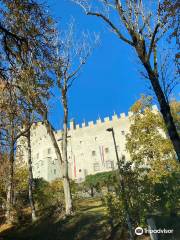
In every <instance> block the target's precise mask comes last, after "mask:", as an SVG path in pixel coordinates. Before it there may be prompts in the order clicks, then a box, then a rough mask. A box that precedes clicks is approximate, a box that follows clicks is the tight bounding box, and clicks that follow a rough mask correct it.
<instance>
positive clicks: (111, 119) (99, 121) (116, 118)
mask: <svg viewBox="0 0 180 240" xmlns="http://www.w3.org/2000/svg"><path fill="white" fill-rule="evenodd" d="M152 111H158V108H157V106H156V105H153V106H152ZM132 116H133V112H131V111H129V112H128V114H126V113H120V115H119V116H118V115H117V114H116V113H114V114H113V115H112V116H111V117H109V116H107V117H104V118H103V119H101V118H100V117H99V118H98V119H97V120H96V121H88V122H85V121H83V122H82V123H81V125H80V124H75V121H74V119H72V120H71V121H70V128H69V130H79V129H83V128H87V127H88V128H92V127H96V126H100V125H101V124H104V123H110V124H112V123H113V122H115V121H116V122H117V121H126V120H128V119H129V118H130V117H132Z"/></svg>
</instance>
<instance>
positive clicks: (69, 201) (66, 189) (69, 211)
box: [62, 93, 73, 215]
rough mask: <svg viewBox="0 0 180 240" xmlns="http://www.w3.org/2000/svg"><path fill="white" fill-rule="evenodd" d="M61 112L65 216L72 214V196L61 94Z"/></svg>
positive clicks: (65, 120) (65, 113)
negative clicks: (62, 121)
mask: <svg viewBox="0 0 180 240" xmlns="http://www.w3.org/2000/svg"><path fill="white" fill-rule="evenodd" d="M62 102H63V110H64V123H63V147H62V153H63V182H64V184H63V187H64V195H65V203H66V215H71V214H72V212H73V205H72V195H71V187H70V180H69V174H68V158H67V124H68V106H67V96H66V93H65V94H62Z"/></svg>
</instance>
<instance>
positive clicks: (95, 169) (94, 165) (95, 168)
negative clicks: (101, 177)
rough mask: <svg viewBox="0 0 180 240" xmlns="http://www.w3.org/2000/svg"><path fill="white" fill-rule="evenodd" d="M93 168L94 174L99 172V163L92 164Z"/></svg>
mask: <svg viewBox="0 0 180 240" xmlns="http://www.w3.org/2000/svg"><path fill="white" fill-rule="evenodd" d="M93 168H94V172H97V171H99V170H100V166H99V163H94V164H93Z"/></svg>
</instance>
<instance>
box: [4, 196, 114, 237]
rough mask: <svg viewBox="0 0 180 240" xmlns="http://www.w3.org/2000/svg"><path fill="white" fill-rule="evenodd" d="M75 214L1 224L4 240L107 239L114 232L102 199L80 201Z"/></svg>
mask: <svg viewBox="0 0 180 240" xmlns="http://www.w3.org/2000/svg"><path fill="white" fill-rule="evenodd" d="M77 205H78V210H77V211H76V214H75V215H74V216H72V217H69V218H66V219H58V218H57V217H54V216H45V217H44V218H41V219H40V220H39V221H37V222H36V223H35V224H27V223H24V224H21V225H20V226H7V225H2V226H1V227H0V240H41V239H42V240H89V239H92V240H104V239H106V237H107V236H108V235H109V233H110V228H109V227H108V224H107V222H108V219H107V215H106V211H105V208H104V207H103V206H102V203H101V201H100V200H99V199H86V200H83V201H82V200H81V201H80V200H79V201H78V204H77Z"/></svg>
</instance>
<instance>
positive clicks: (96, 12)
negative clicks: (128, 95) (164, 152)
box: [72, 0, 180, 161]
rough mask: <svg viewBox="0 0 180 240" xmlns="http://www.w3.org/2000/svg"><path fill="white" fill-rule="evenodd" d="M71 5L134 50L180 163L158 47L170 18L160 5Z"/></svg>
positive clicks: (116, 0)
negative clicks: (155, 98)
mask: <svg viewBox="0 0 180 240" xmlns="http://www.w3.org/2000/svg"><path fill="white" fill-rule="evenodd" d="M72 1H73V2H75V3H76V4H78V5H80V6H81V7H82V8H83V9H84V11H85V13H86V14H87V15H91V16H96V17H98V18H101V19H102V20H103V21H104V22H105V23H106V24H107V25H108V26H109V27H110V28H111V30H112V31H113V32H114V33H115V34H116V35H117V36H118V38H119V39H120V40H122V41H123V42H125V43H126V44H128V45H130V46H131V47H132V48H133V49H134V50H135V52H136V54H137V56H138V58H139V60H140V62H141V63H142V65H143V67H144V69H145V71H146V73H147V75H148V79H149V81H150V83H151V86H152V88H153V91H154V93H155V95H156V97H157V100H158V102H159V105H160V111H161V113H162V116H163V119H164V122H165V125H166V128H167V131H168V134H169V137H170V139H171V141H172V144H173V146H174V150H175V152H176V154H177V158H178V160H179V161H180V137H179V135H178V132H177V129H176V126H175V124H174V120H173V117H172V113H171V110H170V105H169V102H168V101H167V99H166V97H165V93H164V92H163V89H162V86H161V84H160V79H159V69H158V56H159V54H158V50H159V48H158V44H159V42H160V40H161V38H162V37H163V36H164V35H165V33H166V32H167V31H168V30H169V27H170V24H171V23H170V22H169V19H168V17H167V15H166V16H164V15H163V14H162V9H161V4H160V1H159V0H156V1H143V0H127V1H121V0H96V1H94V0H93V1H92V0H72ZM112 16H116V17H117V19H116V20H117V21H113V18H112Z"/></svg>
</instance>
